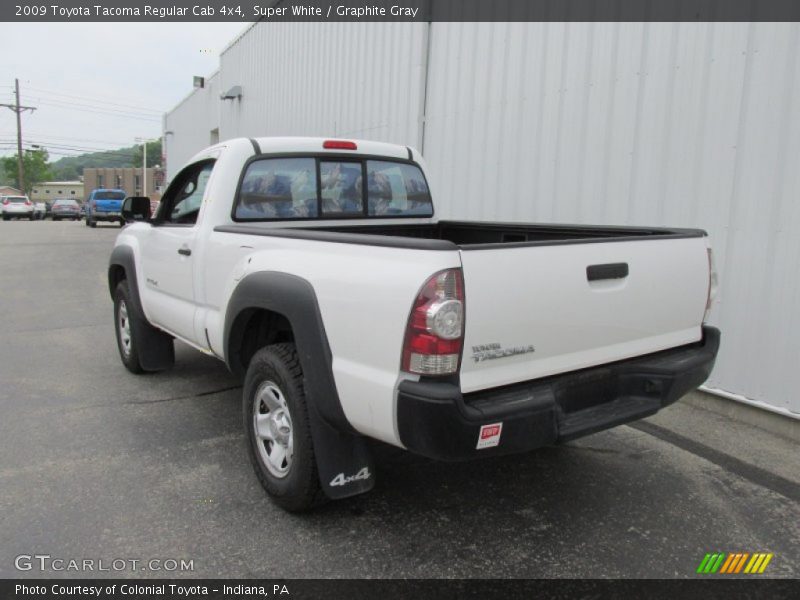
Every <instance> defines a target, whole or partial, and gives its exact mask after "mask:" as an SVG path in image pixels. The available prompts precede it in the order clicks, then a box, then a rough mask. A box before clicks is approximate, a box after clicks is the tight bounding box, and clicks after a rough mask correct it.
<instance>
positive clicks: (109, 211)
mask: <svg viewBox="0 0 800 600" xmlns="http://www.w3.org/2000/svg"><path fill="white" fill-rule="evenodd" d="M125 196H126V194H125V190H107V189H102V188H101V189H96V190H92V192H91V193H90V194H89V197H88V198H87V199H86V203H85V206H86V226H87V227H97V223H98V222H99V221H111V222H116V223H119V225H120V227H122V226H123V225H125V221H124V220H123V218H122V201H123V200H125Z"/></svg>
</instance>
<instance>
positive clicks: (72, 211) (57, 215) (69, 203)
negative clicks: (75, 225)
mask: <svg viewBox="0 0 800 600" xmlns="http://www.w3.org/2000/svg"><path fill="white" fill-rule="evenodd" d="M51 211H52V214H53V221H60V220H61V219H72V220H73V221H80V220H81V207H80V205H79V204H78V203H77V202H75V200H72V199H70V198H59V199H58V200H56V201H55V202H53V207H52V209H51Z"/></svg>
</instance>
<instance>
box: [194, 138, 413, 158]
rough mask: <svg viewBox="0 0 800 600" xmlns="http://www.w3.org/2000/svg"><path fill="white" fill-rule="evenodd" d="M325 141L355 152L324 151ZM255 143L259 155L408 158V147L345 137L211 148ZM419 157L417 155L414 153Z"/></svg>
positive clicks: (228, 142)
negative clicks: (346, 144) (348, 145)
mask: <svg viewBox="0 0 800 600" xmlns="http://www.w3.org/2000/svg"><path fill="white" fill-rule="evenodd" d="M327 140H336V141H348V142H354V143H355V144H356V147H357V149H356V150H342V149H326V148H323V143H324V142H325V141H327ZM252 141H255V142H256V143H257V144H258V146H259V148H260V150H261V154H284V153H294V152H298V153H313V154H347V153H349V152H353V154H360V155H365V154H366V155H373V156H385V157H386V158H399V159H408V158H409V148H408V146H401V145H398V144H387V143H385V142H374V141H372V140H360V139H354V138H347V137H257V138H234V139H230V140H226V141H224V142H221V143H219V144H217V145H215V146H212V147H216V148H219V147H224V146H233V145H237V144H242V143H245V144H248V145H250V144H252ZM208 150H209V149H208V148H206V149H205V150H203V151H202V152H199V153H198V154H196V155H195V156H194V157H193V158H192V159H191V160H190V161H189V162H194V161H195V160H198V159H201V158H203V157H205V156H207V153H208ZM415 155H416V156H417V157H419V153H417V152H415Z"/></svg>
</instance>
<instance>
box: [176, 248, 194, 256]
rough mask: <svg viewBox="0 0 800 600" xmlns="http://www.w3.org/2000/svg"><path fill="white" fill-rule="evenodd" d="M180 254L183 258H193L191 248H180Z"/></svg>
mask: <svg viewBox="0 0 800 600" xmlns="http://www.w3.org/2000/svg"><path fill="white" fill-rule="evenodd" d="M178 254H182V255H183V256H191V255H192V251H191V250H190V249H189V248H178Z"/></svg>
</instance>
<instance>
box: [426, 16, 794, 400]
mask: <svg viewBox="0 0 800 600" xmlns="http://www.w3.org/2000/svg"><path fill="white" fill-rule="evenodd" d="M430 44H431V62H430V75H429V84H428V101H427V112H426V129H425V155H426V157H427V159H428V161H429V163H430V165H431V167H432V170H433V178H434V185H435V186H436V191H437V207H438V208H439V211H440V213H439V214H440V215H441V214H447V215H452V216H459V217H466V218H468V219H508V220H523V221H549V222H575V223H617V224H641V225H670V226H687V227H701V228H704V229H706V230H708V231H709V233H710V235H711V238H712V242H713V245H714V248H715V253H716V258H717V266H718V268H719V270H720V276H721V282H722V285H721V289H720V300H719V302H718V303H717V305H716V306H715V309H714V315H713V322H714V323H716V324H717V325H719V326H720V327H721V328H722V330H723V334H724V338H723V339H724V343H723V346H722V350H721V353H720V357H719V361H718V363H717V367H716V369H715V371H714V374H713V376H712V378H711V380H710V382H709V385H710V386H713V387H718V388H721V389H724V390H727V391H730V392H733V393H736V394H740V395H742V396H745V397H748V398H752V399H757V400H762V401H765V402H767V403H769V404H771V405H773V406H776V407H779V408H783V409H788V410H791V411H793V412H800V397H798V395H797V393H796V390H797V389H800V369H798V368H797V364H798V356H800V342H799V341H798V340H800V318H798V314H797V313H798V307H800V291H799V290H800V278H798V274H800V235H798V233H797V232H798V231H800V209H798V206H799V205H800V202H798V195H799V193H800V169H799V168H798V167H799V166H800V111H798V110H797V106H798V102H800V89H798V82H800V73H799V72H798V71H800V61H799V60H798V58H797V57H798V53H799V52H800V25H798V24H797V23H777V24H775V23H757V24H747V23H744V24H729V23H676V24H670V23H664V24H660V23H568V24H563V23H549V24H547V23H545V24H542V23H463V24H462V23H434V24H433V26H432V32H431V40H430Z"/></svg>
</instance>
